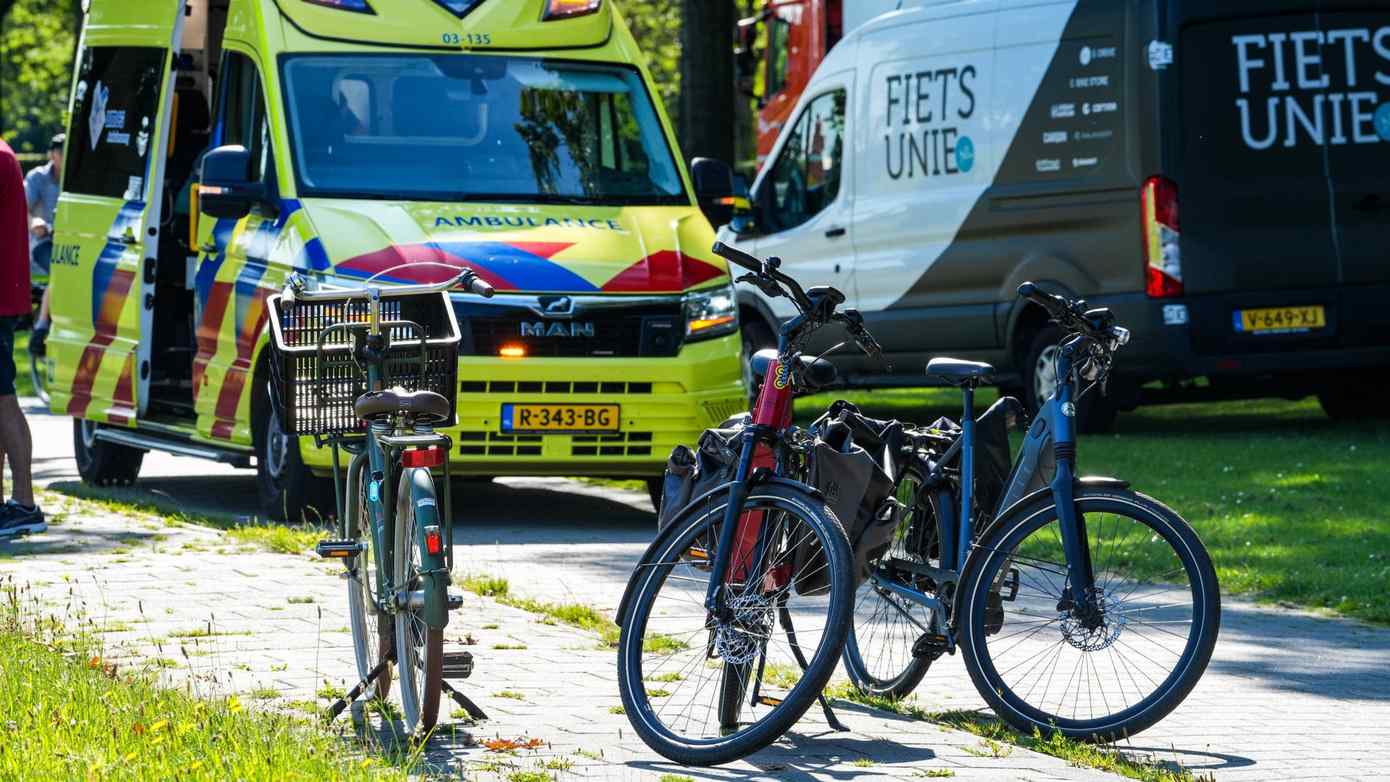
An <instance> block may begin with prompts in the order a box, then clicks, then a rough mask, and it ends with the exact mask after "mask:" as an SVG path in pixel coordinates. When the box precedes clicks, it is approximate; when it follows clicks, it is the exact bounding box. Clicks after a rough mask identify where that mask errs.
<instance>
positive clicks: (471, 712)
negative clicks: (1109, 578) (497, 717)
mask: <svg viewBox="0 0 1390 782" xmlns="http://www.w3.org/2000/svg"><path fill="white" fill-rule="evenodd" d="M440 684H442V685H443V686H444V692H445V693H447V694H448V695H449V697H450V698H453V699H454V703H457V704H458V705H459V708H461V709H463V710H464V711H466V712H468V716H469V718H471V719H473V720H485V719H487V713H486V712H484V711H483V710H482V709H480V708H478V704H476V703H474V702H473V701H471V700H469V699H468V696H467V695H464V694H463V693H461V692H459V691H458V690H456V689H454V686H453V685H452V684H449V683H448V682H440Z"/></svg>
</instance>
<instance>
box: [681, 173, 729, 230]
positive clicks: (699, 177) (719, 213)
mask: <svg viewBox="0 0 1390 782" xmlns="http://www.w3.org/2000/svg"><path fill="white" fill-rule="evenodd" d="M690 178H691V179H692V180H693V181H694V183H695V198H696V200H698V201H699V202H700V211H702V212H704V213H705V217H708V218H709V221H710V225H712V226H714V227H715V228H716V229H718V228H719V226H721V225H724V224H726V223H728V222H729V221H730V220H732V219H733V217H734V202H735V196H736V192H735V189H734V170H733V168H731V167H730V166H729V164H728V163H725V162H724V161H722V160H715V159H714V158H708V157H697V158H695V159H694V160H692V161H690Z"/></svg>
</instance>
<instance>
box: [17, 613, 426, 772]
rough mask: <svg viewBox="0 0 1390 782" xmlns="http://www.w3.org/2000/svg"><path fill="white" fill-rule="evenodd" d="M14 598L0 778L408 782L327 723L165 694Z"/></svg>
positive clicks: (152, 680) (145, 673) (141, 672)
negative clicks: (21, 610) (22, 610)
mask: <svg viewBox="0 0 1390 782" xmlns="http://www.w3.org/2000/svg"><path fill="white" fill-rule="evenodd" d="M15 599H16V595H15V591H14V589H13V588H11V589H10V590H9V594H8V595H7V596H6V598H5V602H6V603H7V606H6V609H7V613H8V614H9V615H8V616H7V617H5V620H4V621H3V622H0V682H3V683H4V686H3V687H0V714H3V715H4V719H5V720H6V723H5V725H6V728H5V740H4V741H3V742H0V779H13V780H52V779H102V780H145V779H181V780H224V779H283V780H318V779H350V780H377V779H399V780H404V779H407V778H410V774H409V772H408V769H407V768H402V767H393V766H391V765H388V763H389V762H393V761H387V760H383V759H382V758H380V757H377V756H370V755H364V754H363V749H362V748H361V747H360V746H359V745H356V744H354V743H352V742H350V741H349V740H346V739H343V738H341V737H339V736H338V735H337V734H334V733H331V732H330V731H328V730H327V729H326V728H325V727H324V726H323V725H322V724H321V723H317V722H309V721H306V720H303V719H300V718H295V717H290V716H286V715H283V714H275V713H268V712H260V711H252V710H249V709H247V707H246V706H244V705H243V704H242V703H241V702H240V701H238V700H237V699H236V698H235V697H229V698H218V699H213V700H202V699H198V698H194V697H192V696H190V695H188V694H187V693H185V692H183V691H181V690H175V689H168V688H164V687H160V686H159V685H158V681H157V677H156V676H155V675H154V673H153V671H152V669H151V667H150V666H145V667H143V668H141V667H136V666H134V665H130V664H128V663H123V664H120V665H117V664H114V663H111V662H108V661H107V660H106V659H105V658H104V657H103V656H102V650H101V647H100V645H99V643H97V642H94V641H91V640H84V639H81V638H73V637H71V636H69V635H67V633H66V630H65V629H64V628H63V627H62V623H61V622H60V621H59V620H56V619H53V620H46V621H43V622H40V623H39V626H34V625H33V624H32V623H31V622H30V621H29V620H18V619H17V614H16V613H13V612H14V606H15ZM394 762H399V763H403V764H404V765H405V766H409V765H411V763H412V761H411V760H410V759H408V758H400V759H395V760H394Z"/></svg>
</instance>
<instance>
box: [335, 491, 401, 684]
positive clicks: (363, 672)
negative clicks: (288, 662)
mask: <svg viewBox="0 0 1390 782" xmlns="http://www.w3.org/2000/svg"><path fill="white" fill-rule="evenodd" d="M353 475H356V476H357V479H356V480H355V481H353V480H349V482H348V486H347V495H348V501H347V509H346V510H347V512H346V513H344V514H343V538H344V539H347V540H356V541H358V542H359V543H362V544H363V545H364V546H365V547H366V548H365V549H364V550H363V551H362V552H361V553H359V554H358V555H357V556H355V557H351V558H349V559H345V560H343V565H344V566H345V568H346V569H347V591H348V620H349V622H348V624H349V626H350V629H351V630H352V648H353V656H354V658H355V659H356V662H357V676H358V678H359V680H360V679H365V678H367V676H368V675H370V674H371V672H372V671H373V670H375V669H376V667H377V665H379V664H380V663H381V662H382V661H383V660H385V659H386V658H387V657H388V656H390V654H391V652H392V647H393V646H394V645H395V641H394V639H395V622H394V621H393V620H392V619H391V617H390V616H388V615H387V614H386V613H384V612H382V611H381V610H380V609H378V608H377V604H376V593H377V581H376V574H377V560H376V555H377V551H376V546H375V543H374V540H373V537H372V529H371V522H370V521H369V520H368V516H367V494H366V485H365V484H364V483H363V482H362V479H361V471H360V470H358V471H349V478H351V477H352V476H353ZM369 609H370V610H369ZM391 673H392V671H391V665H390V664H389V663H388V664H387V666H386V670H384V671H382V673H381V675H380V676H378V677H377V679H376V682H375V683H374V686H373V687H372V689H371V690H369V692H371V693H373V696H374V697H376V698H380V699H382V700H385V699H386V698H388V697H390V695H391Z"/></svg>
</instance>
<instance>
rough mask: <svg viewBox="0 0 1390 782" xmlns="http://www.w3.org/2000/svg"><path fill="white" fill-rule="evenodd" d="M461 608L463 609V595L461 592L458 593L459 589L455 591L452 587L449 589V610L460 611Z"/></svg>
mask: <svg viewBox="0 0 1390 782" xmlns="http://www.w3.org/2000/svg"><path fill="white" fill-rule="evenodd" d="M460 608H463V593H462V592H460V591H458V590H457V589H454V588H453V587H450V588H449V610H450V611H457V610H458V609H460Z"/></svg>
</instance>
